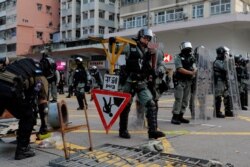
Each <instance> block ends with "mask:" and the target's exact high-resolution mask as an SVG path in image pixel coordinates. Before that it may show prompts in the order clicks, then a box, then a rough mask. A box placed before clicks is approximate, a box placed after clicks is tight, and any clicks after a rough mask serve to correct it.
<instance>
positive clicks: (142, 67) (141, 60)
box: [119, 28, 165, 139]
mask: <svg viewBox="0 0 250 167" xmlns="http://www.w3.org/2000/svg"><path fill="white" fill-rule="evenodd" d="M152 37H153V32H152V30H151V29H148V28H142V29H141V30H139V32H138V34H137V38H136V39H134V40H135V42H136V43H137V46H133V45H128V46H127V48H125V49H124V52H125V54H126V67H125V70H126V73H127V74H126V75H127V78H126V80H125V83H124V85H123V86H122V91H124V92H127V93H130V94H131V95H132V98H131V101H130V103H129V104H128V105H127V106H126V107H125V109H124V110H123V111H122V113H121V114H120V123H119V125H120V129H119V136H120V137H121V138H125V139H129V138H130V134H129V132H128V129H127V128H128V117H129V112H130V107H131V104H132V101H133V97H134V95H135V94H137V97H138V100H139V102H140V104H142V105H143V106H145V108H146V117H147V122H148V137H149V138H154V139H157V138H159V137H164V136H165V134H164V133H163V132H161V131H158V130H157V108H156V104H155V102H154V100H153V96H152V93H151V92H150V91H149V89H148V85H147V81H148V80H149V79H152V78H153V77H154V78H155V72H154V71H155V69H153V66H152V65H151V60H152V57H153V56H154V55H155V54H156V53H155V51H153V50H150V49H149V48H148V46H147V45H148V42H149V41H150V40H151V39H152Z"/></svg>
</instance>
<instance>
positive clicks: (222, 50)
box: [216, 46, 229, 60]
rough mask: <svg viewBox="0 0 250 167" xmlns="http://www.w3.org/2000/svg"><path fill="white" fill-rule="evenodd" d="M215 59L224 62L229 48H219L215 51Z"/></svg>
mask: <svg viewBox="0 0 250 167" xmlns="http://www.w3.org/2000/svg"><path fill="white" fill-rule="evenodd" d="M216 53H217V59H219V60H224V59H225V58H226V57H227V56H229V48H228V47H226V46H220V47H218V48H217V49H216Z"/></svg>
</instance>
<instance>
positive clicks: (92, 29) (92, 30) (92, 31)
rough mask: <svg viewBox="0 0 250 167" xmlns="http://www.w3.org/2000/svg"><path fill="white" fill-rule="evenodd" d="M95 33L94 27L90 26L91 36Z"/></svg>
mask: <svg viewBox="0 0 250 167" xmlns="http://www.w3.org/2000/svg"><path fill="white" fill-rule="evenodd" d="M94 32H95V31H94V26H90V27H89V33H90V34H94Z"/></svg>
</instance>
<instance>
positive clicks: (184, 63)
mask: <svg viewBox="0 0 250 167" xmlns="http://www.w3.org/2000/svg"><path fill="white" fill-rule="evenodd" d="M180 49H181V53H180V54H178V55H177V56H176V57H175V60H174V62H175V68H176V71H175V72H174V75H173V81H174V87H175V92H174V95H175V102H174V105H173V111H172V113H173V117H172V119H171V123H172V124H175V125H180V124H181V123H189V120H187V119H185V118H183V115H184V113H185V110H186V108H187V105H188V101H189V97H190V90H191V84H192V81H193V79H194V77H195V74H196V71H197V69H196V66H195V58H194V57H193V55H192V44H191V42H189V41H185V42H182V43H181V45H180Z"/></svg>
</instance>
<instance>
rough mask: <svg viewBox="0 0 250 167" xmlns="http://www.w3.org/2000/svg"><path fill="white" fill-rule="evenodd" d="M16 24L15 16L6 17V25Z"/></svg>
mask: <svg viewBox="0 0 250 167" xmlns="http://www.w3.org/2000/svg"><path fill="white" fill-rule="evenodd" d="M15 22H16V14H14V15H11V16H7V17H6V24H12V23H15Z"/></svg>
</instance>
